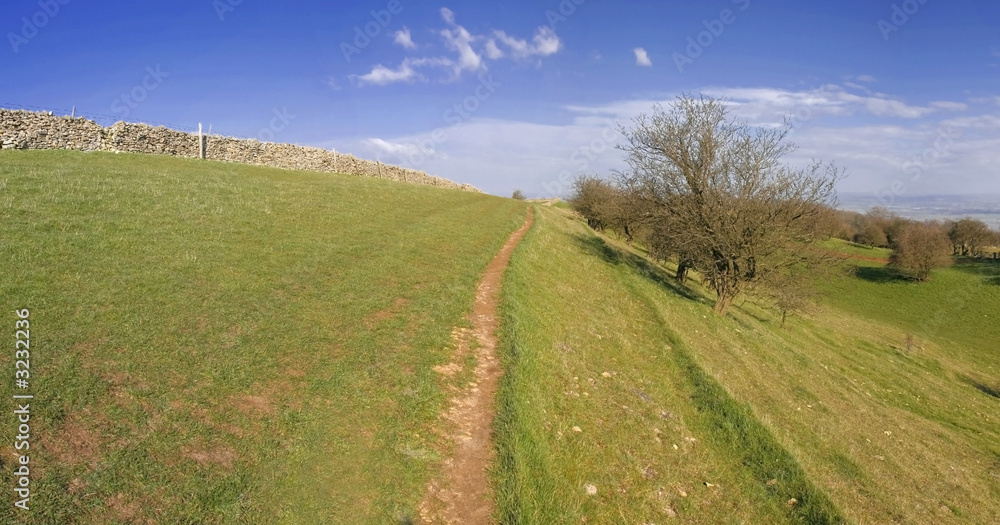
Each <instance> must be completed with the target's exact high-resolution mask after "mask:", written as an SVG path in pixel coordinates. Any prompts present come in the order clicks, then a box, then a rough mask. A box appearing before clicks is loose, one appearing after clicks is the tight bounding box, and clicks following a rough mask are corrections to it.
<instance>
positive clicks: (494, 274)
mask: <svg viewBox="0 0 1000 525" xmlns="http://www.w3.org/2000/svg"><path fill="white" fill-rule="evenodd" d="M532 222H534V210H533V209H532V208H528V216H527V218H526V219H525V221H524V225H523V226H521V228H520V229H518V230H517V231H516V232H514V233H513V234H511V236H510V238H509V239H507V243H506V244H504V246H503V248H502V249H501V250H500V252H499V253H497V255H496V257H494V258H493V260H492V261H491V262H490V264H489V266H487V267H486V272H485V273H484V274H483V277H482V280H481V281H480V282H479V286H478V288H476V303H475V306H473V309H472V314H471V315H470V317H469V320H470V321H471V322H472V329H456V330H455V332H454V333H453V335H454V337H455V338H456V343H457V348H456V350H455V355H454V356H452V360H451V363H449V364H447V365H443V366H439V367H436V368H435V371H437V372H438V373H440V374H442V375H446V376H451V375H454V374H455V373H456V372H458V371H459V370H461V368H462V363H464V362H465V358H466V356H467V355H468V354H469V352H475V357H476V369H475V378H474V379H473V380H472V382H470V383H468V384H467V385H465V386H463V387H462V388H461V389H457V390H456V391H455V392H454V393H453V394H452V397H451V401H450V403H449V406H448V408H447V409H446V410H445V411H444V412H443V413H442V414H441V417H442V419H444V420H445V421H446V425H447V427H448V430H447V433H446V435H447V437H448V439H449V440H451V441H452V442H453V444H454V455H453V456H452V457H450V458H447V459H446V460H445V461H444V468H443V472H442V479H436V480H433V481H431V483H429V484H428V486H427V495H426V496H425V497H424V501H423V503H421V505H420V519H421V521H422V522H423V523H435V524H437V523H447V524H459V523H460V524H463V525H464V524H486V523H491V522H492V514H493V497H492V494H491V492H490V486H489V480H488V479H487V473H486V468H487V466H488V465H489V463H490V461H491V460H492V458H493V443H492V441H491V440H490V434H491V432H492V430H493V416H494V404H493V401H494V396H495V394H496V390H497V384H498V382H499V380H500V375H501V373H502V370H501V368H500V362H499V360H498V359H497V356H496V347H497V337H496V329H497V325H498V324H499V319H498V318H497V306H498V304H499V303H500V280H501V278H502V277H503V272H504V270H505V269H506V268H507V263H508V262H510V256H511V254H512V253H513V252H514V248H515V247H517V244H518V243H519V242H521V238H523V237H524V235H525V234H526V233H527V232H528V229H529V228H531V224H532ZM473 342H475V343H476V344H475V345H473V344H472V343H473ZM473 346H475V349H474V350H473V349H472V347H473Z"/></svg>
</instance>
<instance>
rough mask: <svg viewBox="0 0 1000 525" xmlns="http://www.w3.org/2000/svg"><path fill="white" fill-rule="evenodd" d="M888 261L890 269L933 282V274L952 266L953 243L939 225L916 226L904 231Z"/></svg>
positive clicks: (915, 223)
mask: <svg viewBox="0 0 1000 525" xmlns="http://www.w3.org/2000/svg"><path fill="white" fill-rule="evenodd" d="M895 245H896V246H895V251H893V253H892V255H891V256H890V257H889V265H890V266H892V267H894V268H896V269H897V270H899V271H901V272H903V273H904V274H906V275H909V276H910V277H912V278H914V279H916V280H918V281H926V280H928V279H930V276H931V270H933V269H935V268H944V267H947V266H949V265H950V264H951V263H952V259H951V256H949V255H948V251H949V249H950V248H951V243H950V242H949V241H948V236H947V235H945V233H944V231H943V229H942V228H941V227H940V226H939V225H936V224H931V223H926V222H925V223H919V222H914V223H911V224H908V225H907V226H906V227H904V228H903V230H902V232H901V233H900V235H899V239H897V241H896V243H895Z"/></svg>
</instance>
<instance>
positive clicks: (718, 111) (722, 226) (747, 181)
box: [618, 95, 840, 314]
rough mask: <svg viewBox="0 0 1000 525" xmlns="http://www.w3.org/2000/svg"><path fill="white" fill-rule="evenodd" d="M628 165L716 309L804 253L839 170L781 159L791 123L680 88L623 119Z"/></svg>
mask: <svg viewBox="0 0 1000 525" xmlns="http://www.w3.org/2000/svg"><path fill="white" fill-rule="evenodd" d="M621 131H622V133H623V134H624V136H625V138H626V143H625V144H623V145H622V146H619V147H620V148H621V149H622V150H624V151H625V152H626V154H627V157H626V160H627V162H628V165H629V167H630V169H629V170H628V171H626V172H620V173H618V176H619V179H620V182H621V184H622V186H623V187H624V188H627V189H628V191H629V194H630V195H633V198H635V199H637V200H638V201H639V204H637V206H638V207H639V209H642V210H644V213H645V220H646V221H647V222H649V223H650V224H651V225H652V226H653V227H654V228H656V229H657V231H661V232H665V235H666V236H667V243H668V244H670V245H671V247H672V251H673V252H674V253H677V254H679V256H680V259H681V260H684V261H685V262H686V264H687V265H688V266H690V267H693V268H694V269H696V270H697V271H699V272H701V273H702V275H703V276H704V277H705V280H706V281H707V282H708V283H709V284H710V285H711V287H712V288H713V289H714V290H715V292H716V294H717V300H716V304H715V310H716V312H718V313H720V314H725V313H726V311H727V309H728V307H729V305H730V303H731V302H732V300H733V298H735V297H736V295H738V294H739V293H740V292H741V291H743V290H745V289H746V288H747V287H748V286H751V285H753V284H754V283H757V282H761V281H763V280H764V279H765V278H766V277H767V276H768V274H770V273H772V272H776V271H782V270H783V269H787V268H789V267H791V266H792V265H797V264H803V263H804V262H808V261H809V260H810V258H811V256H812V255H813V254H815V253H816V251H815V250H810V249H808V248H807V246H806V245H808V244H809V243H811V242H813V241H814V240H816V239H818V238H820V237H821V236H822V234H821V232H820V227H819V225H820V223H821V221H820V220H818V218H819V217H820V215H821V214H822V213H824V210H825V207H826V206H828V205H829V206H832V205H834V202H833V201H834V184H835V183H836V181H837V179H838V178H839V176H840V172H838V170H837V169H836V168H835V167H834V166H833V165H832V164H830V165H823V164H821V163H819V162H814V163H813V164H811V165H810V166H808V167H805V168H801V169H794V168H791V167H789V166H787V165H785V164H783V163H782V162H781V159H782V157H784V156H785V155H787V154H788V153H790V152H792V151H793V150H794V149H795V146H794V145H793V144H791V143H789V142H786V141H785V139H786V138H787V135H788V131H789V127H788V126H782V127H778V128H761V127H754V126H750V125H748V124H746V123H745V122H742V121H739V120H736V119H734V118H732V117H730V115H729V104H728V102H727V101H724V100H718V99H714V98H711V97H706V96H699V97H692V96H688V95H682V96H680V97H678V98H677V100H676V101H675V102H673V103H672V104H671V105H670V106H669V107H668V108H666V109H664V108H663V107H661V106H656V107H654V110H653V113H652V115H640V116H639V117H637V118H636V119H635V120H634V122H633V127H632V128H624V127H623V128H622V130H621Z"/></svg>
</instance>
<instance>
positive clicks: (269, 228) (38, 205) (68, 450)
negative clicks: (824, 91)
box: [0, 151, 1000, 525]
mask: <svg viewBox="0 0 1000 525" xmlns="http://www.w3.org/2000/svg"><path fill="white" fill-rule="evenodd" d="M529 205H530V206H534V208H535V210H536V214H535V220H536V222H535V226H534V227H533V228H532V230H531V231H530V232H529V234H528V236H527V237H526V238H525V239H524V241H523V242H522V244H521V245H520V246H519V247H518V248H517V250H516V251H515V253H514V256H513V259H512V261H511V266H510V267H509V269H508V272H507V274H506V276H505V280H504V287H503V289H502V291H501V293H502V304H501V310H502V311H501V315H502V324H501V334H500V336H501V348H500V350H501V354H502V359H503V364H504V367H505V370H506V375H505V376H504V377H503V379H502V383H501V385H500V392H499V394H498V399H497V419H496V426H495V442H496V447H497V460H496V462H495V464H494V465H493V467H492V471H491V476H492V479H493V480H494V485H495V492H496V499H497V503H498V505H497V507H498V518H499V521H500V522H501V523H504V524H515V523H516V524H522V523H523V524H546V525H547V524H556V523H584V522H585V523H601V524H603V523H635V524H643V523H660V524H662V523H670V522H671V521H676V522H679V523H681V522H683V523H703V524H715V523H768V524H771V523H817V524H819V523H840V522H848V523H880V524H881V523H928V524H932V523H933V524H938V523H944V524H951V523H956V524H959V523H962V524H966V523H967V524H980V523H998V522H1000V425H998V422H997V419H998V417H1000V415H998V414H1000V355H998V352H1000V350H998V345H997V341H1000V319H998V317H1000V314H998V313H997V306H998V305H1000V265H997V264H994V263H990V262H984V261H973V260H961V261H959V262H958V264H956V265H955V266H953V267H951V268H948V269H944V270H938V271H935V272H934V274H933V276H932V279H931V281H930V282H927V283H913V282H910V281H907V280H905V279H901V278H899V277H898V276H896V275H895V274H894V273H893V272H892V271H890V270H888V269H887V268H885V265H884V264H883V263H882V262H879V261H882V260H884V259H885V258H886V257H887V256H888V252H887V251H884V250H879V249H868V248H863V247H859V246H855V245H849V244H846V243H840V242H838V241H830V242H829V243H827V244H826V245H824V249H826V250H829V251H835V252H839V253H843V254H846V255H850V256H851V257H853V258H851V259H845V261H844V262H843V268H842V271H840V272H839V273H838V277H836V278H832V279H824V280H823V281H822V282H821V283H819V285H820V288H821V290H822V291H823V294H824V297H825V298H824V300H823V303H822V304H819V305H817V306H816V307H815V308H813V309H812V310H810V311H809V312H808V313H807V314H800V315H796V316H794V317H791V318H790V319H789V320H788V322H787V324H786V326H785V328H783V329H782V328H780V327H779V322H780V318H779V315H778V314H777V313H775V312H773V311H771V310H769V309H767V308H765V307H764V306H761V305H758V304H756V303H755V302H754V301H752V300H751V301H746V302H741V301H737V303H735V304H734V306H733V308H732V309H731V312H730V314H729V315H728V316H726V317H724V318H723V317H719V316H717V315H715V314H714V313H713V311H712V304H713V301H712V299H713V298H712V297H711V294H710V293H709V292H708V291H707V290H705V289H703V288H702V287H700V286H699V285H698V284H697V283H696V282H691V281H689V284H688V285H687V286H683V287H681V286H678V285H676V284H674V282H673V280H672V279H671V270H672V269H673V268H672V267H671V266H669V265H668V266H667V267H663V266H660V265H658V264H654V263H651V262H649V261H648V259H647V258H645V256H644V254H643V253H642V252H641V251H640V250H637V249H635V248H634V247H629V246H625V245H624V244H623V243H621V242H619V241H618V240H616V239H614V238H609V237H603V236H599V235H597V234H595V233H594V232H593V231H591V230H590V229H589V228H587V226H586V224H585V223H584V222H582V221H581V220H580V219H578V218H577V217H576V216H575V215H574V214H573V213H572V212H571V211H570V210H568V209H567V208H566V207H565V203H563V202H558V203H555V205H552V206H544V205H541V204H540V203H525V202H519V201H514V200H511V199H502V198H497V197H491V196H486V195H478V194H470V193H462V192H457V191H449V190H441V189H435V188H430V187H424V186H411V185H406V184H398V183H391V182H387V181H381V180H377V179H365V178H355V177H348V176H335V175H329V174H318V173H309V172H294V171H284V170H276V169H269V168H260V167H248V166H241V165H233V164H222V163H213V162H204V161H196V160H189V159H176V158H169V157H153V156H138V155H113V154H105V153H77V152H60V151H49V152H37V151H27V152H21V151H18V152H12V151H3V152H0V243H2V244H0V246H2V249H0V275H2V278H0V306H2V307H3V308H4V309H5V312H6V313H5V314H3V315H2V316H0V319H4V322H5V323H6V326H7V327H8V328H7V330H8V331H9V332H8V333H9V334H10V335H11V336H12V339H13V336H14V334H15V321H16V320H17V315H16V314H15V309H22V308H27V309H30V311H31V316H30V322H31V336H32V337H31V357H32V360H31V368H30V372H31V377H30V384H31V387H30V389H26V390H23V391H22V390H15V388H14V383H13V378H12V376H13V374H14V370H15V364H14V361H15V359H14V353H13V350H12V348H13V347H12V346H11V347H10V348H11V350H9V351H8V352H5V353H4V354H3V359H2V360H0V362H2V366H3V369H4V370H6V372H3V374H4V377H8V379H7V380H4V381H0V396H2V397H3V398H5V399H7V400H8V401H7V404H6V405H4V406H5V407H7V409H5V412H6V413H7V414H8V415H7V416H5V417H3V418H0V441H2V442H4V443H8V444H12V443H13V442H14V439H15V438H14V436H15V434H16V433H17V426H16V423H17V422H16V419H15V416H14V414H12V410H13V408H14V407H13V405H12V404H11V401H10V400H11V395H12V394H16V393H24V392H30V393H32V394H34V396H35V399H34V400H32V402H31V441H30V443H31V449H30V451H31V463H30V465H31V469H32V478H31V483H32V485H31V488H32V499H31V507H32V510H31V511H30V513H24V512H22V511H15V510H14V509H13V506H12V502H10V501H9V502H7V503H4V504H2V505H0V522H2V523H15V522H25V523H37V524H61V523H83V524H91V523H93V524H97V523H101V524H103V523H150V522H152V523H220V524H222V523H393V522H406V521H407V520H408V519H410V518H414V517H415V514H416V507H417V505H418V504H419V502H420V501H421V499H422V498H423V496H424V493H425V488H426V484H427V481H428V479H430V478H431V476H433V475H434V474H435V473H437V472H439V470H440V465H441V462H442V460H443V458H444V457H445V455H446V454H448V453H449V449H448V441H447V440H445V439H444V438H443V437H442V434H441V432H440V428H438V427H439V426H440V421H439V419H438V417H439V414H440V413H441V410H442V408H443V407H444V406H446V396H447V395H448V394H447V393H448V392H449V391H450V389H451V388H452V387H453V386H456V385H464V384H465V383H466V382H468V381H469V379H470V378H469V376H468V372H467V371H468V370H471V369H472V368H473V367H472V366H471V365H472V364H473V363H471V362H469V363H466V365H470V366H465V367H464V368H465V369H466V372H463V373H459V374H457V375H456V376H454V377H452V378H450V379H449V378H447V377H439V375H438V374H436V373H435V372H433V370H432V368H433V367H434V366H436V365H441V364H444V363H447V362H448V361H449V358H450V357H451V356H452V345H453V341H452V335H451V334H452V331H453V329H454V328H455V327H456V326H463V324H464V323H466V322H467V321H465V320H464V316H465V315H466V314H467V313H468V312H469V310H470V307H471V305H472V304H473V300H474V289H475V285H476V282H477V281H478V279H479V276H480V274H481V273H482V271H483V269H484V268H485V266H486V264H487V263H488V262H489V261H490V259H491V258H492V257H493V256H494V255H495V254H496V252H497V251H498V250H499V248H500V246H501V245H502V244H503V243H504V241H505V240H506V239H507V237H508V235H509V234H510V233H511V232H512V231H513V230H515V229H516V228H517V227H518V226H519V225H520V224H521V223H522V222H523V220H524V216H525V209H526V206H529ZM0 461H2V467H0V471H2V472H3V474H0V483H3V484H4V486H6V487H12V486H13V484H14V483H15V480H14V478H13V476H12V472H13V470H14V468H15V462H16V461H17V455H16V454H15V451H14V449H13V447H12V446H11V445H4V446H3V447H0ZM6 493H7V494H8V496H7V497H10V498H11V499H13V495H12V494H11V493H10V491H9V489H8V490H7V491H6Z"/></svg>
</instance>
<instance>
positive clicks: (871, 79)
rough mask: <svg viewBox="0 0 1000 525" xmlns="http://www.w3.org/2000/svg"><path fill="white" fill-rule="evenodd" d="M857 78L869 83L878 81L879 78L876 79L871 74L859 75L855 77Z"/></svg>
mask: <svg viewBox="0 0 1000 525" xmlns="http://www.w3.org/2000/svg"><path fill="white" fill-rule="evenodd" d="M855 80H857V81H858V82H866V83H869V84H871V83H873V82H878V81H877V80H875V77H873V76H871V75H858V76H857V77H855Z"/></svg>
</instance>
